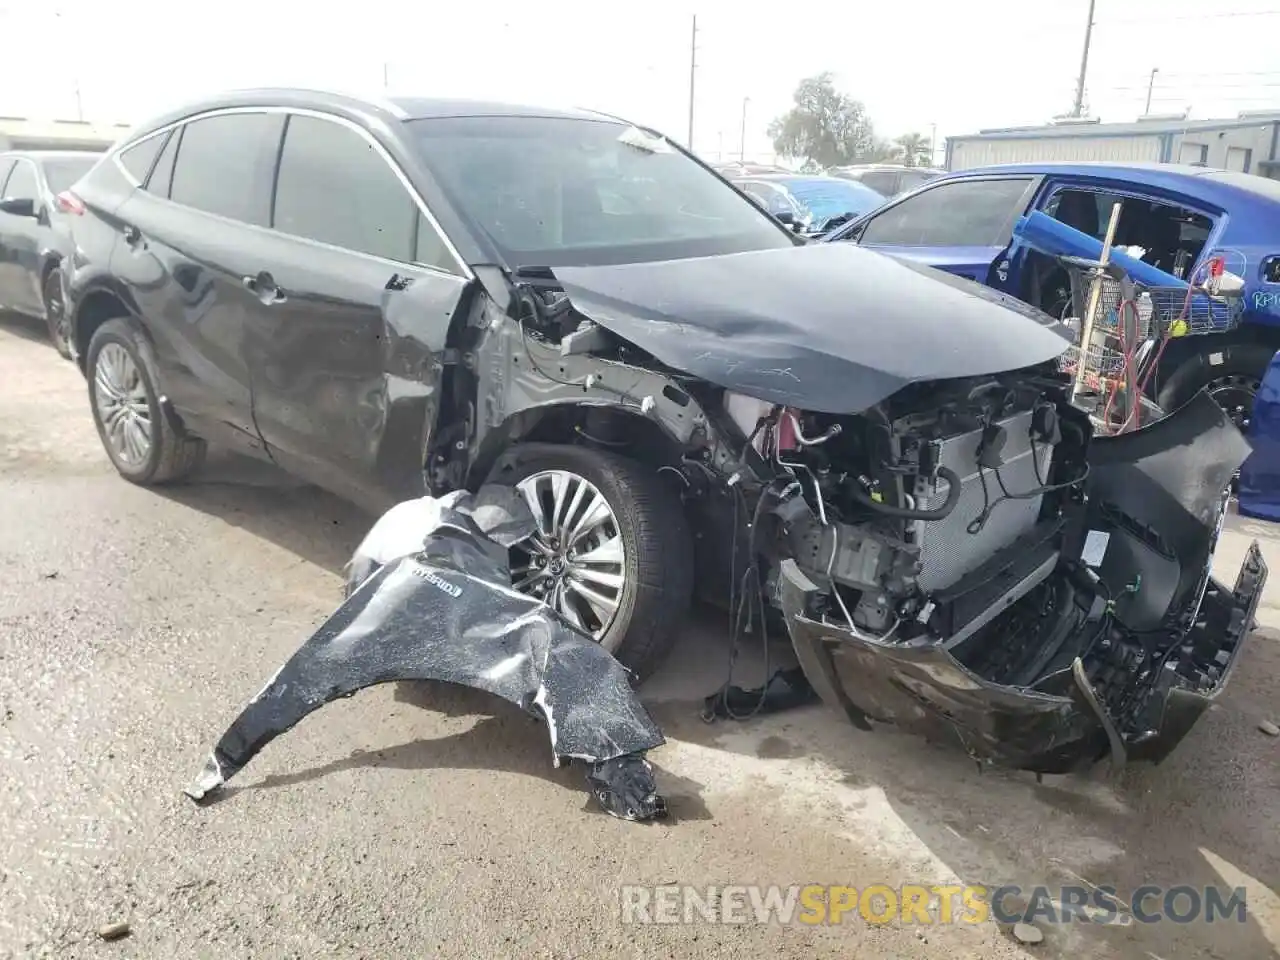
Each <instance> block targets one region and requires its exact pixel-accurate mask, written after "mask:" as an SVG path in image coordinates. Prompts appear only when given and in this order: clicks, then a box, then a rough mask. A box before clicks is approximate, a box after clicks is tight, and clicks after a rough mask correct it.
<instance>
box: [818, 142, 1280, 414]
mask: <svg viewBox="0 0 1280 960" xmlns="http://www.w3.org/2000/svg"><path fill="white" fill-rule="evenodd" d="M1116 201H1123V208H1122V209H1123V212H1122V215H1121V218H1120V222H1119V227H1118V229H1117V232H1116V236H1115V243H1116V245H1117V246H1135V247H1140V248H1142V250H1143V251H1145V252H1144V253H1143V255H1142V257H1141V259H1142V260H1143V262H1145V263H1149V264H1151V265H1152V266H1155V267H1158V268H1160V269H1162V270H1164V271H1166V272H1168V273H1172V274H1174V275H1175V276H1179V277H1183V278H1188V277H1191V276H1192V274H1193V272H1194V271H1195V270H1196V268H1197V267H1199V266H1200V265H1201V264H1203V263H1204V262H1205V261H1206V260H1208V259H1209V258H1210V257H1211V256H1214V255H1216V254H1221V255H1222V256H1223V257H1224V259H1225V261H1226V265H1227V269H1228V270H1231V271H1232V272H1235V273H1240V274H1241V275H1242V276H1243V278H1244V280H1245V291H1244V297H1245V303H1244V307H1245V312H1244V316H1243V320H1242V323H1241V324H1240V326H1239V327H1238V328H1236V329H1233V330H1230V331H1227V332H1224V333H1216V334H1208V335H1204V336H1194V337H1182V338H1176V339H1173V340H1170V341H1169V343H1168V346H1167V348H1166V349H1165V351H1164V353H1163V355H1162V358H1161V361H1160V366H1159V369H1158V370H1157V372H1156V375H1155V376H1154V377H1153V379H1152V386H1151V392H1152V394H1153V396H1154V398H1155V399H1156V400H1157V402H1158V403H1159V404H1160V406H1162V407H1163V408H1164V409H1166V410H1170V409H1173V408H1176V407H1179V406H1181V405H1182V404H1184V403H1186V402H1187V400H1189V399H1190V398H1191V397H1192V396H1193V395H1195V393H1196V392H1198V391H1199V390H1200V389H1202V388H1208V390H1209V392H1210V393H1211V394H1212V395H1213V397H1214V399H1215V400H1217V401H1218V403H1219V404H1220V405H1221V406H1222V407H1223V409H1224V410H1226V411H1227V413H1228V414H1229V415H1230V416H1231V417H1232V419H1233V420H1234V421H1235V422H1236V424H1237V425H1238V426H1240V427H1241V428H1242V429H1246V428H1247V426H1248V420H1249V416H1250V412H1251V411H1252V409H1253V405H1254V398H1255V397H1256V395H1257V392H1258V387H1259V384H1260V382H1261V380H1262V375H1263V372H1264V371H1265V370H1266V369H1267V365H1268V364H1269V363H1270V362H1271V357H1272V355H1273V354H1274V353H1275V352H1276V350H1277V349H1278V348H1280V183H1278V182H1276V181H1274V180H1267V179H1264V178H1262V177H1256V176H1251V175H1249V174H1244V173H1234V172H1230V171H1226V170H1214V169H1208V168H1203V167H1191V166H1179V165H1174V164H1155V163H1150V164H1144V163H1127V164H1124V163H1093V162H1078V163H1043V164H1008V165H1001V166H993V167H984V168H980V169H974V170H965V171H963V172H960V173H954V174H949V175H947V176H945V177H940V178H938V179H936V180H933V181H931V182H929V183H928V184H926V185H925V186H924V187H921V188H920V189H918V190H916V191H915V192H913V193H910V194H907V195H906V196H904V197H900V198H897V199H895V200H892V201H890V202H889V203H888V204H887V205H886V206H884V207H883V208H882V209H880V210H877V211H875V212H874V213H872V214H870V215H868V216H866V217H863V218H861V219H860V220H858V221H856V222H853V223H849V224H846V225H844V226H842V227H840V228H837V229H836V230H834V231H832V233H831V234H830V235H829V236H828V237H827V238H826V239H828V240H831V241H849V242H853V243H858V244H861V245H862V246H866V247H871V248H873V249H876V250H881V251H884V252H888V253H894V254H896V255H898V256H902V257H906V258H909V259H912V260H916V261H919V262H922V263H926V264H929V265H931V266H934V267H938V268H940V269H942V270H946V271H948V272H950V273H954V274H957V275H959V276H963V277H968V278H969V279H971V280H976V281H978V282H979V283H985V284H988V285H990V286H993V287H995V288H997V289H999V290H1002V291H1004V292H1006V293H1010V294H1013V295H1014V296H1017V297H1019V298H1021V299H1022V300H1025V301H1026V302H1028V303H1030V304H1033V305H1035V306H1038V307H1040V308H1041V309H1043V310H1045V311H1047V312H1048V313H1051V314H1053V315H1054V316H1056V317H1061V316H1062V314H1063V311H1064V310H1065V309H1066V308H1067V306H1068V305H1069V303H1070V289H1069V284H1068V278H1067V275H1066V273H1065V272H1064V271H1063V270H1062V268H1061V267H1060V266H1059V265H1058V264H1057V262H1056V261H1054V260H1052V259H1050V258H1048V257H1046V256H1044V255H1042V254H1039V253H1037V252H1036V251H1034V250H1029V249H1027V248H1026V247H1025V246H1024V245H1023V244H1021V243H1020V242H1019V241H1018V240H1017V239H1016V238H1015V237H1014V236H1013V230H1014V226H1015V224H1016V223H1017V221H1018V219H1019V218H1020V217H1022V216H1023V215H1024V214H1027V213H1030V212H1031V211H1035V210H1039V211H1043V212H1044V213H1047V214H1049V215H1050V216H1052V217H1054V218H1055V219H1057V220H1059V221H1061V222H1062V223H1065V224H1067V225H1068V226H1070V227H1073V228H1075V229H1077V230H1080V231H1082V232H1084V233H1086V234H1089V235H1090V236H1093V237H1096V238H1099V239H1100V238H1102V237H1103V236H1104V234H1105V233H1106V229H1107V224H1108V220H1109V218H1110V215H1111V209H1112V206H1113V205H1114V203H1115V202H1116Z"/></svg>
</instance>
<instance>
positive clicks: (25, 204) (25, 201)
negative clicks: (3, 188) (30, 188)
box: [0, 197, 36, 217]
mask: <svg viewBox="0 0 1280 960" xmlns="http://www.w3.org/2000/svg"><path fill="white" fill-rule="evenodd" d="M0 213H9V214H12V215H13V216H15V217H35V215H36V202H35V201H34V200H32V199H31V198H30V197H6V198H5V199H4V200H0Z"/></svg>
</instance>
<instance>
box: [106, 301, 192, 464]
mask: <svg viewBox="0 0 1280 960" xmlns="http://www.w3.org/2000/svg"><path fill="white" fill-rule="evenodd" d="M108 344H117V345H118V346H120V347H122V348H123V349H124V351H125V352H126V353H127V354H128V355H129V357H130V358H131V359H132V360H133V363H134V365H135V366H136V368H137V370H138V373H139V379H140V382H141V384H142V387H143V391H144V393H145V394H146V403H147V408H148V411H149V414H150V419H151V424H152V428H151V444H150V448H149V450H148V452H147V455H146V456H145V457H144V458H143V459H142V460H141V461H140V462H138V463H129V462H128V461H126V460H124V459H122V457H121V456H120V455H118V454H117V453H116V451H115V449H114V448H113V446H112V444H111V443H110V441H109V440H108V439H107V431H106V427H105V426H104V425H103V422H102V416H101V413H100V410H99V405H98V391H99V389H100V388H99V384H98V377H97V373H98V358H99V356H100V355H101V354H102V351H103V348H105V347H106V346H107V345H108ZM85 375H86V377H87V378H88V381H89V409H90V412H91V413H92V415H93V423H94V426H96V427H97V428H98V438H99V439H100V440H101V441H102V447H103V449H104V450H105V451H106V452H107V456H108V457H109V458H110V459H111V463H112V466H114V467H115V468H116V470H117V471H118V472H119V474H120V476H122V477H124V478H125V479H126V480H128V481H130V482H131V483H137V484H140V485H142V486H153V485H157V484H162V483H172V482H174V481H177V480H182V479H184V478H186V477H188V476H190V475H191V474H192V473H194V472H195V471H196V470H197V469H199V467H200V465H201V464H202V463H203V462H204V457H205V449H206V448H205V442H204V441H203V440H201V439H200V438H198V437H192V436H190V435H188V434H187V433H186V431H185V430H184V429H183V428H182V425H181V424H180V423H178V422H177V421H176V420H175V419H174V418H172V417H171V416H169V415H168V414H167V413H166V411H165V410H164V409H163V408H162V407H161V405H160V399H159V398H160V395H159V393H158V391H157V389H156V380H157V378H156V361H155V355H154V354H153V353H152V351H151V344H150V343H148V342H147V338H146V336H145V335H144V334H143V333H142V331H141V329H140V328H139V327H138V325H137V323H135V322H134V321H133V320H132V319H129V318H127V317H120V318H118V319H115V320H108V321H107V322H106V323H104V324H102V326H100V327H98V329H97V330H96V331H95V332H94V334H93V339H92V340H90V341H89V350H88V352H87V354H86V355H85Z"/></svg>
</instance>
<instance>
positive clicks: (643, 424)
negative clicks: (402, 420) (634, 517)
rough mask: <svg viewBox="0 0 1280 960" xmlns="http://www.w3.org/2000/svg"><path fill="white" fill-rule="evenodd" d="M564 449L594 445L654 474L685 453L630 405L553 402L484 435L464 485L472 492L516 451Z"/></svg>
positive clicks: (521, 413)
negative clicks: (641, 465) (629, 459)
mask: <svg viewBox="0 0 1280 960" xmlns="http://www.w3.org/2000/svg"><path fill="white" fill-rule="evenodd" d="M566 445H577V446H584V445H585V446H595V447H597V448H599V449H602V450H608V451H612V452H613V453H618V454H621V455H622V456H626V457H630V458H631V459H633V460H637V461H639V462H640V463H646V464H649V465H652V466H653V468H654V470H655V471H657V470H660V469H661V468H662V467H664V466H672V465H674V464H676V463H679V461H680V458H681V456H682V455H683V454H684V453H685V452H686V451H688V450H689V449H690V446H689V444H688V443H685V442H682V441H681V439H680V438H679V437H678V436H677V435H676V434H675V433H673V432H672V431H671V430H669V429H668V428H667V427H666V426H664V425H663V423H662V422H661V420H660V419H657V418H654V417H652V416H646V415H645V414H643V413H641V412H639V411H638V410H637V409H636V408H635V407H634V406H630V405H626V404H623V403H610V402H602V401H593V402H583V401H581V400H573V399H562V400H555V401H551V402H549V403H544V404H539V405H538V406H534V407H529V408H526V409H524V410H520V411H518V412H516V413H514V414H512V415H511V416H509V417H507V419H506V420H504V421H503V422H502V423H501V424H500V425H499V426H497V427H494V428H491V429H490V430H489V431H487V432H486V433H485V435H484V438H483V440H482V441H481V442H480V444H479V445H478V446H477V448H476V452H475V455H474V456H473V457H472V458H471V464H470V466H469V468H468V470H467V487H468V489H471V490H475V489H477V488H478V487H479V486H480V485H481V484H483V483H484V482H486V481H487V480H489V479H490V478H492V477H493V476H494V474H495V473H496V472H497V471H498V470H499V469H501V468H502V467H504V466H505V465H508V464H510V463H511V462H512V458H517V459H518V458H519V457H520V456H521V452H522V451H526V450H532V449H535V448H544V449H545V448H546V447H548V446H566Z"/></svg>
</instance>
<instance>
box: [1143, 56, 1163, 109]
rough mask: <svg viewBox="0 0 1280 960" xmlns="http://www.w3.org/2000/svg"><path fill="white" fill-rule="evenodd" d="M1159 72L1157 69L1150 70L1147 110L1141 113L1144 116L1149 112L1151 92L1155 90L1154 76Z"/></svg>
mask: <svg viewBox="0 0 1280 960" xmlns="http://www.w3.org/2000/svg"><path fill="white" fill-rule="evenodd" d="M1159 72H1160V68H1159V67H1152V68H1151V79H1150V80H1148V81H1147V108H1146V109H1145V110H1143V111H1142V113H1143V115H1144V116H1145V115H1146V114H1148V113H1150V112H1151V91H1152V90H1153V89H1154V88H1155V85H1156V74H1157V73H1159Z"/></svg>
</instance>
